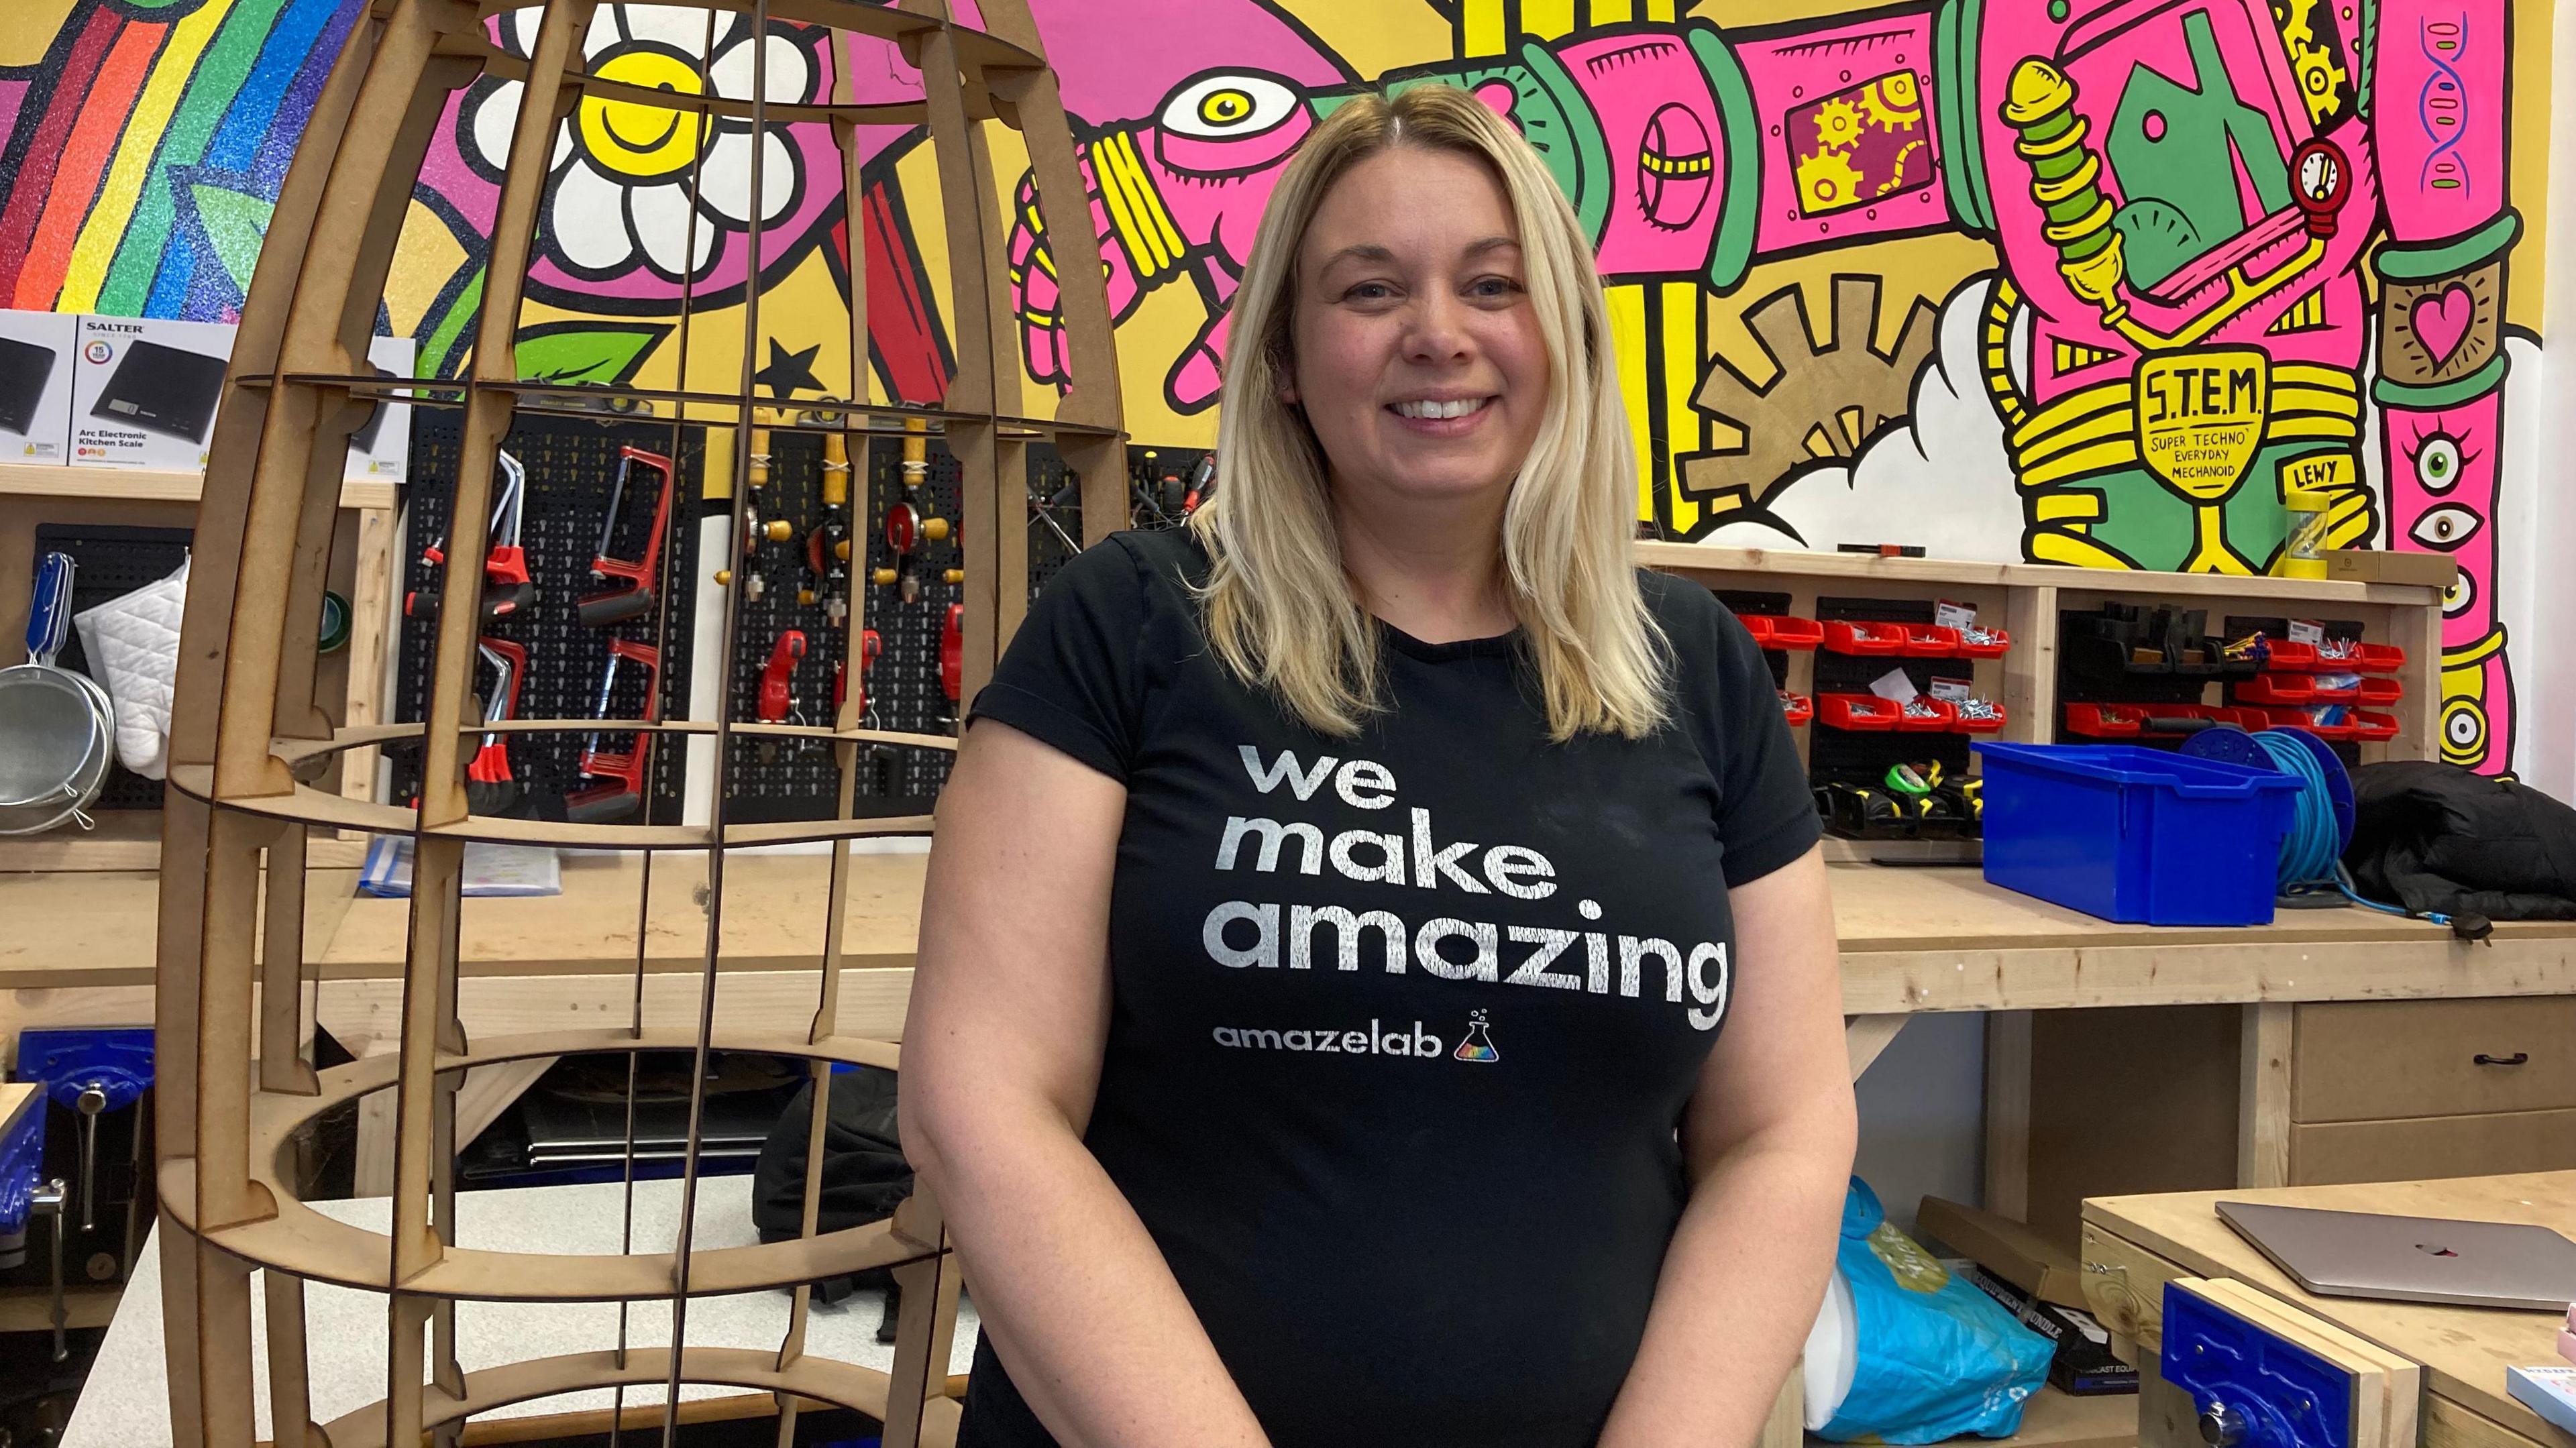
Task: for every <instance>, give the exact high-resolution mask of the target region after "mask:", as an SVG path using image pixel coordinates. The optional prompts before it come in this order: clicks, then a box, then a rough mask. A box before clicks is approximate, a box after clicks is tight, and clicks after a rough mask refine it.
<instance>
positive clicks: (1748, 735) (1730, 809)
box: [1665, 580, 1824, 886]
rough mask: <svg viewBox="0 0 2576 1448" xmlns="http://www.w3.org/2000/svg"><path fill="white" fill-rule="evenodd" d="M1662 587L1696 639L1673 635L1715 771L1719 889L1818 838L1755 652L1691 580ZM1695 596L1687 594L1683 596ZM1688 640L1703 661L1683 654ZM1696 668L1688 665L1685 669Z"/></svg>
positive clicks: (1810, 802) (1803, 773)
mask: <svg viewBox="0 0 2576 1448" xmlns="http://www.w3.org/2000/svg"><path fill="white" fill-rule="evenodd" d="M1665 586H1667V587H1670V588H1672V589H1673V590H1674V591H1675V593H1676V594H1677V595H1681V596H1679V597H1676V598H1674V599H1673V600H1672V601H1673V602H1674V603H1676V604H1681V605H1685V606H1683V607H1676V608H1674V609H1673V610H1672V611H1671V613H1669V614H1667V618H1668V619H1669V618H1674V617H1675V616H1678V617H1679V618H1686V619H1691V620H1693V621H1694V622H1695V623H1698V624H1699V627H1697V628H1695V629H1692V630H1690V631H1689V632H1690V633H1693V634H1696V636H1697V637H1696V639H1689V638H1686V637H1684V636H1681V635H1683V634H1684V630H1683V629H1680V628H1676V629H1675V630H1674V632H1675V633H1676V635H1677V636H1676V637H1675V639H1674V641H1673V642H1674V645H1675V649H1676V651H1677V652H1678V653H1680V654H1682V658H1681V659H1680V660H1679V669H1678V673H1679V677H1680V683H1681V687H1682V688H1684V689H1690V690H1696V691H1697V692H1698V693H1699V696H1700V697H1698V698H1697V699H1693V700H1688V701H1685V702H1686V705H1687V707H1688V708H1689V709H1690V712H1691V713H1693V714H1694V715H1696V716H1697V722H1698V727H1699V728H1700V729H1701V730H1702V731H1703V736H1702V738H1701V741H1700V746H1701V748H1702V750H1703V751H1704V752H1705V754H1706V756H1707V758H1708V760H1709V762H1710V764H1711V766H1712V768H1713V769H1714V770H1715V772H1716V774H1717V787H1718V820H1717V830H1718V838H1719V840H1720V841H1722V842H1723V843H1724V844H1725V846H1726V866H1725V868H1726V883H1727V884H1728V885H1730V886H1733V885H1743V884H1748V883H1750V882H1752V881H1755V880H1758V879H1761V878H1762V877H1763V876H1765V875H1768V874H1770V873H1771V872H1772V871H1774V870H1776V869H1779V868H1780V867H1781V866H1783V865H1786V864H1788V863H1789V862H1791V861H1793V860H1795V859H1797V858H1798V857H1799V856H1801V855H1803V854H1805V853H1807V851H1808V850H1809V849H1811V848H1813V847H1814V845H1815V843H1816V841H1817V840H1819V839H1821V838H1822V837H1823V835H1824V826H1823V823H1822V822H1821V821H1819V820H1818V819H1817V818H1816V804H1815V796H1814V795H1813V794H1812V793H1811V792H1810V791H1809V790H1808V788H1807V770H1806V766H1805V765H1803V764H1801V763H1799V762H1798V745H1797V741H1796V740H1795V739H1793V738H1791V737H1790V734H1789V721H1788V720H1787V719H1786V718H1784V717H1782V715H1781V713H1780V692H1779V686H1778V685H1776V684H1774V683H1773V682H1772V679H1771V667H1770V665H1769V664H1767V663H1765V662H1763V659H1762V650H1761V647H1760V646H1759V645H1757V644H1755V643H1754V642H1753V635H1752V634H1750V633H1748V632H1746V631H1745V628H1744V625H1743V624H1742V623H1739V622H1738V621H1737V620H1736V617H1735V615H1734V614H1733V613H1731V612H1729V611H1728V610H1727V608H1726V606H1725V605H1724V604H1722V603H1720V602H1718V601H1717V598H1716V596H1715V595H1713V594H1710V593H1708V592H1707V591H1706V590H1704V589H1701V588H1699V587H1698V586H1697V585H1695V584H1691V583H1687V582H1684V581H1682V580H1671V581H1669V582H1668V583H1667V584H1666V585H1665ZM1694 593H1695V594H1698V595H1699V597H1697V598H1695V599H1694V598H1688V597H1687V595H1688V594H1694ZM1693 643H1696V644H1697V645H1698V648H1699V650H1701V651H1702V656H1701V657H1700V658H1699V659H1697V660H1693V659H1691V658H1690V657H1689V654H1690V652H1692V645H1693ZM1694 665H1696V667H1694Z"/></svg>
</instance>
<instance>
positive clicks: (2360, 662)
mask: <svg viewBox="0 0 2576 1448" xmlns="http://www.w3.org/2000/svg"><path fill="white" fill-rule="evenodd" d="M2317 667H2318V668H2319V669H2324V670H2340V671H2342V672H2345V673H2354V674H2393V673H2395V672H2397V671H2398V670H2399V669H2402V668H2404V667H2406V651H2405V650H2404V649H2401V648H2399V647H2398V646H2397V645H2395V644H2366V643H2362V642H2360V641H2358V640H2352V641H2343V640H2329V641H2327V643H2326V644H2325V646H2324V647H2322V648H2320V649H2318V650H2317Z"/></svg>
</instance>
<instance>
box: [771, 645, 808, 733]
mask: <svg viewBox="0 0 2576 1448" xmlns="http://www.w3.org/2000/svg"><path fill="white" fill-rule="evenodd" d="M804 657H805V634H804V631H803V630H801V629H792V628H791V629H789V630H788V631H787V632H785V633H783V634H780V635H779V636H778V646H777V647H775V648H773V649H771V650H770V651H769V665H768V667H766V668H764V669H762V670H761V671H760V722H761V723H763V724H784V723H786V722H787V721H788V719H789V717H790V716H792V715H794V714H795V712H796V664H797V661H798V660H800V659H802V658H804Z"/></svg>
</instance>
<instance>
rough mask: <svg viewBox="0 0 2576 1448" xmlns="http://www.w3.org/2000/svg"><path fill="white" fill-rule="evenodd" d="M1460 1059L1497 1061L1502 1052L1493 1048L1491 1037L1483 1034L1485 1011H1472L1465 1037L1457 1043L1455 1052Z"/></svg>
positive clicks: (1501, 1056)
mask: <svg viewBox="0 0 2576 1448" xmlns="http://www.w3.org/2000/svg"><path fill="white" fill-rule="evenodd" d="M1455 1054H1456V1056H1457V1058H1458V1059H1459V1060H1461V1061H1499V1060H1501V1059H1502V1058H1503V1053H1502V1052H1500V1051H1497V1050H1495V1049H1494V1042H1493V1038H1492V1037H1490V1036H1487V1035H1486V1034H1485V1013H1484V1012H1483V1011H1474V1012H1471V1013H1470V1014H1469V1017H1468V1021H1467V1039H1465V1040H1463V1041H1460V1042H1459V1043H1458V1049H1457V1051H1456V1052H1455Z"/></svg>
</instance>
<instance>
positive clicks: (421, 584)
mask: <svg viewBox="0 0 2576 1448" xmlns="http://www.w3.org/2000/svg"><path fill="white" fill-rule="evenodd" d="M460 421H461V419H460V418H459V417H458V415H457V414H456V413H455V412H453V411H448V410H437V411H430V410H426V409H416V410H415V421H414V423H413V427H412V445H411V481H410V486H409V488H408V489H407V493H408V498H407V506H408V511H409V519H408V525H407V530H406V535H405V538H406V541H405V552H406V555H407V556H405V557H404V558H402V559H400V560H399V562H400V564H401V582H402V588H403V591H404V595H405V596H406V597H407V596H410V595H411V594H414V593H420V592H427V593H430V594H433V595H434V594H435V593H436V592H437V590H438V589H439V588H440V587H441V586H442V581H443V580H442V573H443V570H442V569H441V568H440V567H439V566H438V565H435V564H432V563H429V562H428V561H427V560H426V559H424V557H423V556H422V550H423V549H424V547H425V546H426V545H428V544H430V543H432V542H434V541H436V540H439V539H442V538H445V537H446V536H447V531H448V508H449V503H450V502H451V500H452V499H453V498H454V497H455V492H456V468H457V462H458V456H459V452H460V443H461V437H460ZM675 434H676V439H677V441H676V447H677V452H676V454H675V455H674V453H673V450H674V446H675V442H674V439H675ZM501 445H502V447H503V449H504V450H505V451H507V452H508V453H510V455H511V456H513V457H515V458H517V459H518V460H519V461H520V463H521V464H522V465H523V466H525V467H526V468H527V470H528V497H527V506H526V515H525V521H524V523H523V525H522V536H521V545H522V546H523V547H524V548H525V549H526V550H527V560H528V573H529V576H530V578H531V579H532V580H533V581H534V582H535V583H536V585H537V603H536V606H535V607H534V608H531V609H529V610H527V612H526V613H525V614H524V615H523V616H520V617H517V618H513V619H510V620H506V621H503V622H501V623H498V624H496V625H495V626H494V627H493V628H491V629H490V630H489V632H490V633H491V634H492V635H493V636H495V637H499V638H506V639H509V640H511V641H512V642H514V643H518V644H520V645H522V646H524V647H525V648H526V649H527V650H528V677H527V679H526V681H525V682H524V683H523V684H522V685H521V687H520V691H519V711H518V712H519V717H520V718H522V719H580V718H586V717H588V716H589V715H590V713H591V709H592V705H593V703H594V701H595V699H596V698H597V691H598V688H599V680H600V671H601V669H602V667H603V666H604V665H605V664H606V662H607V643H606V640H607V637H608V635H609V634H610V633H611V632H612V630H609V629H598V628H591V627H587V626H585V625H584V624H583V623H582V622H581V619H580V613H579V610H578V607H577V605H578V603H579V601H580V599H581V597H582V595H583V594H585V593H589V592H591V591H593V589H594V588H595V587H596V585H595V584H594V583H593V582H592V581H591V577H590V564H591V560H592V558H593V557H594V556H596V554H597V551H598V548H599V534H600V524H601V520H602V518H603V517H604V515H605V512H606V509H607V504H608V494H609V489H610V487H611V486H612V485H613V484H614V482H615V480H616V477H617V467H618V449H619V448H621V447H626V446H632V447H639V448H643V449H646V450H647V451H650V452H656V453H662V454H665V455H672V457H673V462H674V463H675V464H676V469H677V473H678V479H677V482H676V485H675V486H674V488H673V494H672V504H671V513H670V520H669V526H668V536H667V537H666V538H665V539H664V540H663V547H662V568H661V577H660V581H659V591H660V593H661V595H662V597H663V600H664V601H663V603H662V604H661V606H659V607H657V609H656V610H655V612H653V613H650V614H646V615H644V616H643V617H640V618H638V619H635V620H633V621H631V622H628V623H625V624H622V625H619V626H618V627H617V628H616V629H615V630H613V632H615V633H618V634H621V635H624V636H626V637H631V638H637V639H641V640H644V641H647V642H651V641H654V640H655V639H656V638H657V637H658V639H659V642H660V645H661V649H662V668H661V675H660V681H659V682H660V692H661V696H662V714H663V717H665V718H677V717H679V716H680V715H682V714H683V713H685V712H686V709H687V703H688V687H689V684H688V681H689V641H690V622H689V620H690V610H691V608H692V607H693V606H694V598H695V586H696V579H697V577H698V572H699V570H698V567H697V527H696V523H695V520H696V518H697V516H698V511H699V507H700V501H699V494H700V489H701V486H702V483H703V481H704V478H705V462H706V457H705V453H706V434H705V431H704V429H702V428H698V427H694V426H691V427H684V428H675V427H674V425H673V424H672V423H669V422H656V421H653V420H650V419H627V418H618V419H609V418H602V419H600V420H597V421H593V420H590V419H587V418H578V417H552V416H544V415H538V414H529V413H523V414H521V415H520V416H519V417H518V418H516V419H515V420H514V422H513V424H512V427H511V429H510V433H509V436H508V437H506V438H505V439H503V441H502V444H501ZM636 476H637V479H638V485H639V486H645V487H647V489H648V494H649V487H650V485H649V484H648V483H647V482H646V481H645V480H646V479H648V478H649V474H646V473H644V472H642V471H641V470H639V471H638V473H637V475H636ZM496 485H497V479H496ZM651 504H652V499H651V498H650V496H649V495H648V496H647V497H644V498H642V499H636V500H632V501H631V503H630V509H629V512H628V514H627V516H628V517H629V518H630V519H635V518H649V517H650V511H651ZM633 531H637V532H640V531H641V529H640V527H639V528H636V529H634V530H633ZM619 546H620V547H621V549H623V548H626V547H630V546H631V544H629V543H625V542H621V544H620V545H619ZM625 556H629V557H631V556H634V555H633V554H632V553H627V554H626V555H625ZM456 561H457V562H458V564H459V565H460V566H464V567H471V568H475V569H477V570H478V572H479V570H480V568H481V566H482V560H480V559H473V560H456ZM436 641H437V625H436V622H435V620H434V619H430V618H405V619H404V620H403V625H402V628H401V631H400V642H399V645H398V649H397V653H396V655H395V659H396V673H395V678H396V680H397V683H396V687H395V694H394V717H395V718H396V719H397V720H401V721H406V722H410V721H417V720H419V719H420V718H421V717H422V716H423V713H424V711H425V710H426V709H427V708H428V703H429V679H430V676H431V667H430V665H431V656H432V654H433V653H434V651H435V649H436ZM477 674H478V678H479V677H480V675H481V671H480V670H478V671H477ZM626 676H627V679H626V682H625V684H624V685H623V686H622V687H621V688H620V689H619V691H618V692H619V694H620V695H621V697H620V698H619V699H617V700H616V701H615V709H616V710H617V717H620V718H636V717H639V715H640V711H641V709H642V708H643V703H644V700H643V687H642V683H641V681H640V679H639V678H638V677H637V674H636V671H634V670H628V671H626ZM582 741H583V736H582V735H580V734H577V733H563V734H517V735H512V736H510V768H511V774H512V776H513V777H514V778H515V779H516V780H517V781H518V782H519V784H520V797H519V801H518V803H517V804H515V805H513V806H512V807H510V808H509V809H508V810H506V811H504V813H508V814H516V815H525V816H530V817H536V818H555V819H559V818H561V817H562V814H563V797H564V795H565V794H566V793H568V792H570V791H572V790H575V789H578V788H580V787H581V782H582V780H581V771H580V758H581V751H582ZM603 743H604V744H605V745H606V746H607V747H611V748H616V747H621V746H622V741H603ZM386 753H387V756H388V757H389V759H390V760H391V761H392V766H393V787H394V795H393V797H394V798H395V799H396V800H398V801H399V800H408V799H411V798H414V797H415V796H416V795H417V794H418V793H419V787H420V753H419V749H418V747H417V746H416V745H414V746H412V747H408V748H388V749H387V751H386ZM686 768H687V750H686V749H684V748H682V747H680V744H679V741H678V739H677V738H676V737H674V736H665V737H663V739H662V740H661V741H660V742H659V743H658V744H657V745H656V747H655V748H654V751H653V767H652V775H651V778H650V780H649V781H648V783H649V785H650V790H649V799H650V806H649V808H650V819H651V821H652V822H653V823H655V824H676V823H678V822H679V820H680V811H681V790H682V787H683V781H684V776H685V773H686Z"/></svg>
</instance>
